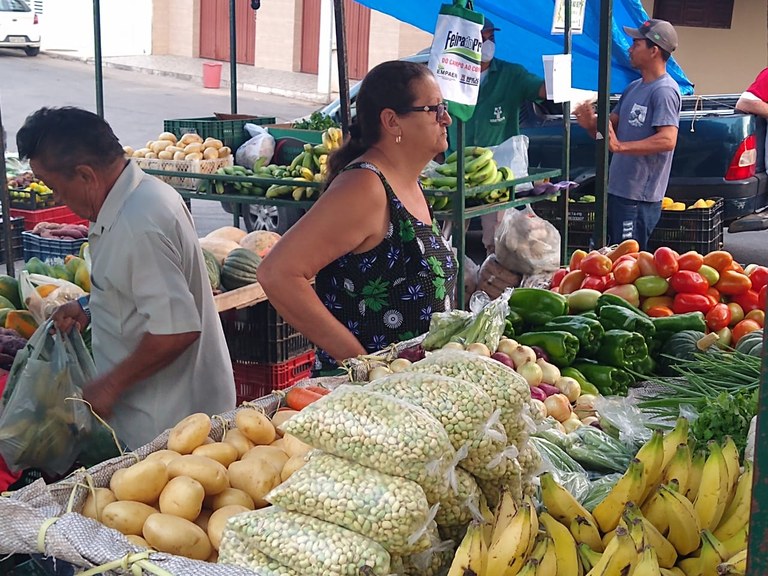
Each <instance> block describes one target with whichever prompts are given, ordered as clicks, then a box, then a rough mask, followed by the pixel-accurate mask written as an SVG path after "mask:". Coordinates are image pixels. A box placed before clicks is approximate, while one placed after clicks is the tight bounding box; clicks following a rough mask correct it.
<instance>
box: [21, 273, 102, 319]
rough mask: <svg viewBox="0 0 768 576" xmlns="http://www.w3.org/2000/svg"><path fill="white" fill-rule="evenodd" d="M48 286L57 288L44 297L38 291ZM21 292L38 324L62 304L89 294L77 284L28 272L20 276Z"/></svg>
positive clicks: (25, 304)
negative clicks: (41, 287)
mask: <svg viewBox="0 0 768 576" xmlns="http://www.w3.org/2000/svg"><path fill="white" fill-rule="evenodd" d="M47 285H49V286H56V288H55V289H54V290H53V291H52V292H50V293H49V294H47V295H46V296H45V297H43V296H41V295H40V292H39V291H38V290H37V289H38V288H39V287H40V286H47ZM19 292H21V299H22V302H23V303H24V306H26V307H27V310H29V311H30V313H31V314H32V316H34V318H35V320H37V323H38V324H42V323H43V322H45V321H46V320H48V318H50V316H51V314H53V311H54V310H56V308H58V307H59V306H61V305H62V304H66V303H67V302H70V301H72V300H77V299H78V298H80V296H84V295H85V294H87V292H86V291H85V290H83V289H82V288H80V286H78V285H77V284H73V283H72V282H69V281H67V280H62V279H60V278H51V277H50V276H46V275H44V274H30V273H29V272H28V271H27V270H22V271H21V273H20V274H19Z"/></svg>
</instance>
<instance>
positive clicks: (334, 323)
mask: <svg viewBox="0 0 768 576" xmlns="http://www.w3.org/2000/svg"><path fill="white" fill-rule="evenodd" d="M387 207H388V201H387V196H386V193H385V191H384V188H383V186H382V184H381V180H379V177H378V176H377V175H376V174H374V173H373V172H371V171H370V170H365V169H360V170H350V171H348V172H344V173H342V174H340V175H339V176H337V177H336V179H335V180H334V182H333V184H332V185H331V186H330V187H329V188H328V190H327V191H326V192H325V193H324V194H323V195H322V196H321V197H320V199H319V200H318V201H317V202H316V203H315V205H314V206H313V207H312V209H311V210H309V212H307V214H306V215H305V216H304V217H302V218H301V220H299V221H298V222H297V223H296V224H295V225H294V226H293V227H292V228H291V229H290V230H289V231H288V232H287V233H286V234H285V236H283V238H282V239H281V240H280V241H279V242H278V243H277V244H276V245H275V247H274V248H272V250H271V251H270V253H269V255H268V256H267V257H266V258H265V259H264V261H263V262H262V263H261V265H260V266H259V269H258V273H257V275H258V279H259V282H260V283H261V285H262V287H263V288H264V292H265V293H266V294H267V297H268V298H269V301H270V302H271V303H272V305H273V306H274V307H275V309H276V310H277V311H278V312H279V313H280V315H281V316H282V317H283V318H285V320H286V321H287V322H288V323H289V324H291V325H292V326H293V327H294V328H296V329H297V330H298V331H299V332H301V333H302V334H304V335H305V336H306V337H307V338H309V339H310V340H311V341H312V342H314V343H315V344H316V345H317V346H319V347H320V348H322V349H324V350H325V351H326V352H328V353H329V354H330V355H331V356H332V357H333V358H335V359H336V360H339V361H341V360H345V359H347V358H351V357H354V356H357V355H359V354H364V353H365V348H364V347H363V346H362V344H360V342H359V341H358V340H357V338H356V337H355V336H354V335H353V334H352V333H351V332H350V331H349V330H348V329H347V328H346V327H345V326H344V325H343V324H342V323H341V322H339V321H338V320H336V318H335V317H334V316H333V315H332V314H331V312H330V311H329V310H328V309H327V308H326V307H325V306H324V305H323V303H322V301H321V300H320V298H319V297H318V296H317V294H315V291H314V289H313V288H312V286H311V284H310V280H311V279H312V278H314V277H315V275H316V274H317V273H318V272H319V271H320V270H322V269H323V268H325V267H326V266H327V265H328V264H330V263H331V262H333V261H335V260H337V259H338V258H340V257H341V256H344V255H345V254H349V253H350V252H356V251H361V250H367V249H370V248H373V247H375V246H377V245H378V244H379V243H380V242H381V241H382V239H383V238H384V236H385V234H386V231H387V226H388V222H389V218H388V215H389V213H388V210H387Z"/></svg>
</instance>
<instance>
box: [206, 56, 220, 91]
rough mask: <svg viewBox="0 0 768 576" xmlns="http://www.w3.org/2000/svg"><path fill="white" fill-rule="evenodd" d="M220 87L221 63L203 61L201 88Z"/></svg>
mask: <svg viewBox="0 0 768 576" xmlns="http://www.w3.org/2000/svg"><path fill="white" fill-rule="evenodd" d="M219 87H221V63H220V62H203V88H219Z"/></svg>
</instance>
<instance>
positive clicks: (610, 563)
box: [587, 526, 637, 576]
mask: <svg viewBox="0 0 768 576" xmlns="http://www.w3.org/2000/svg"><path fill="white" fill-rule="evenodd" d="M636 560H637V550H635V543H634V542H633V541H632V538H630V536H629V532H627V530H626V529H625V528H624V527H623V526H619V527H618V528H616V537H615V538H614V539H613V540H612V541H611V543H610V544H609V545H608V548H606V549H605V552H603V555H602V556H600V560H598V561H597V564H595V565H594V566H593V567H592V569H591V570H590V571H589V572H588V573H587V576H619V575H620V574H627V573H628V572H629V571H630V569H631V567H632V563H633V562H635V561H636Z"/></svg>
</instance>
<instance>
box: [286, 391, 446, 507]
mask: <svg viewBox="0 0 768 576" xmlns="http://www.w3.org/2000/svg"><path fill="white" fill-rule="evenodd" d="M280 428H281V430H282V431H283V432H284V433H287V434H291V435H293V436H296V437H297V438H298V439H299V440H301V441H302V442H305V443H307V444H309V445H310V446H313V447H314V448H318V449H320V450H323V451H324V452H328V453H330V454H334V455H335V456H339V457H340V458H346V459H348V460H352V461H353V462H357V463H358V464H362V465H363V466H367V467H368V468H373V469H374V470H378V471H379V472H384V473H385V474H390V475H392V476H402V477H403V478H408V479H409V480H413V481H414V482H416V483H418V484H419V485H420V486H421V487H422V488H423V489H424V491H425V492H427V491H430V492H432V493H440V492H441V491H444V490H445V489H447V487H448V485H449V480H450V477H451V474H452V473H453V470H454V468H455V465H456V462H455V460H456V451H455V450H454V448H453V446H452V445H451V441H450V438H448V434H447V432H446V431H445V428H443V426H442V424H440V422H438V421H437V420H436V419H435V418H434V417H432V416H431V415H430V414H429V413H428V412H427V411H426V410H424V409H423V408H420V407H418V406H414V405H413V404H409V403H407V402H404V401H403V400H399V399H397V398H393V397H391V396H387V395H385V394H379V393H378V392H372V391H371V390H365V389H363V388H361V387H359V386H354V385H344V386H339V387H338V388H337V389H336V390H334V391H333V392H331V393H330V394H328V395H327V396H324V397H323V398H321V399H320V400H318V401H316V402H313V403H312V404H310V405H309V406H307V407H306V408H304V409H303V410H302V411H301V412H299V413H298V414H296V415H295V416H293V417H292V418H291V419H290V420H288V421H287V422H285V423H284V424H283V425H282V426H281V427H280Z"/></svg>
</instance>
